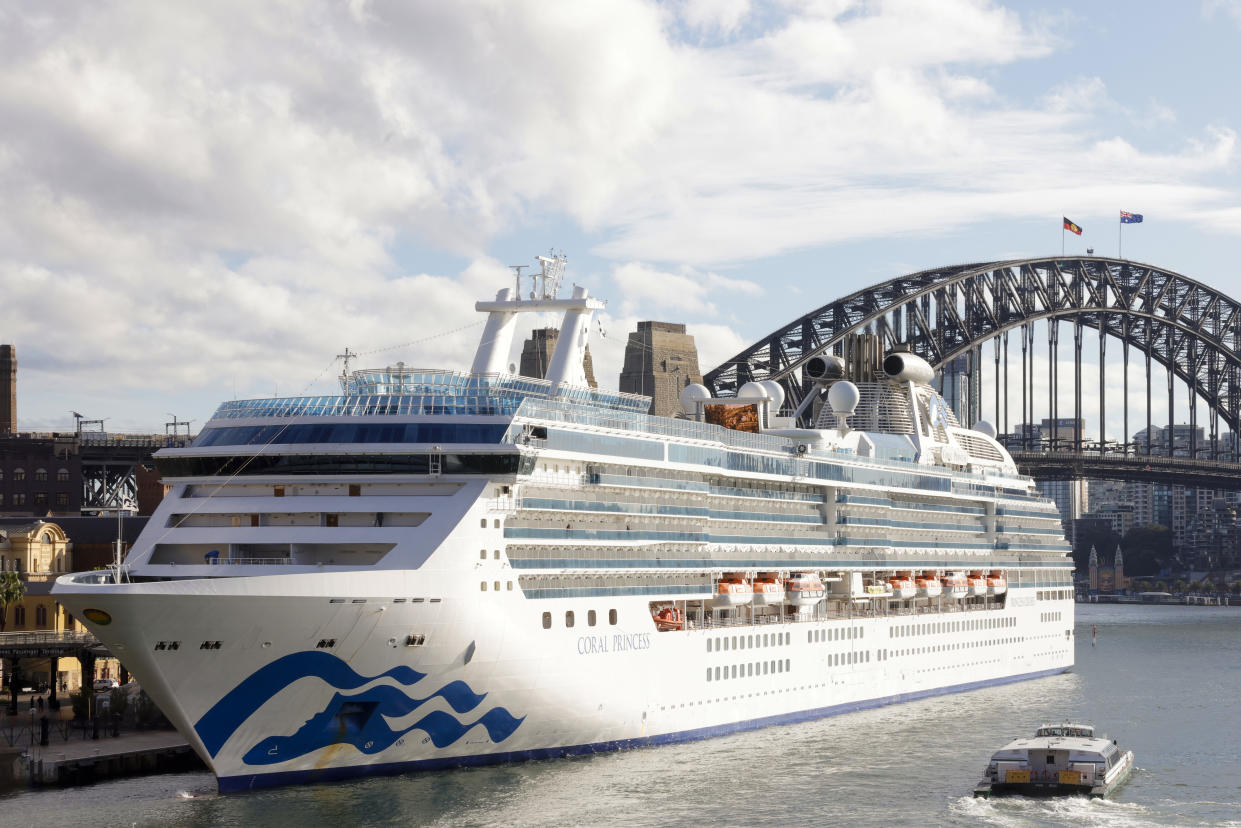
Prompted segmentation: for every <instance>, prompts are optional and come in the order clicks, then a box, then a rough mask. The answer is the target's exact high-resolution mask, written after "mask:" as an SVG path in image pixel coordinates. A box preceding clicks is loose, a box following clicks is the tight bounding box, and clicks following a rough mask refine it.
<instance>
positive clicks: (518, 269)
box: [509, 265, 530, 301]
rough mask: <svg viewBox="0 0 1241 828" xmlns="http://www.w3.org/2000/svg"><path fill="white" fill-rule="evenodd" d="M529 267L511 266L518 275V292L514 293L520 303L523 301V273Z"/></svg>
mask: <svg viewBox="0 0 1241 828" xmlns="http://www.w3.org/2000/svg"><path fill="white" fill-rule="evenodd" d="M529 266H530V265H509V267H510V268H512V270H513V272H514V273H515V274H517V279H516V288H517V290H516V291H515V292H514V293H513V295H514V296H516V297H517V300H518V301H521V272H522V271H523V270H524V269H526V268H527V267H529Z"/></svg>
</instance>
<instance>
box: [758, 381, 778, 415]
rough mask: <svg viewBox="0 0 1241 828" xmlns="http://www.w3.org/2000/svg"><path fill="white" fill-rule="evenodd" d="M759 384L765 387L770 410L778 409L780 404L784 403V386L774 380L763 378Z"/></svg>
mask: <svg viewBox="0 0 1241 828" xmlns="http://www.w3.org/2000/svg"><path fill="white" fill-rule="evenodd" d="M759 385H761V386H763V387H764V388H766V389H767V396H769V397H771V409H772V411H773V412H775V411H779V410H780V406H782V405H784V386H782V385H780V383H778V382H776V381H775V380H763V381H762V382H760V383H759Z"/></svg>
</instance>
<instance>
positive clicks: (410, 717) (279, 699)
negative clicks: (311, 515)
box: [64, 573, 1073, 791]
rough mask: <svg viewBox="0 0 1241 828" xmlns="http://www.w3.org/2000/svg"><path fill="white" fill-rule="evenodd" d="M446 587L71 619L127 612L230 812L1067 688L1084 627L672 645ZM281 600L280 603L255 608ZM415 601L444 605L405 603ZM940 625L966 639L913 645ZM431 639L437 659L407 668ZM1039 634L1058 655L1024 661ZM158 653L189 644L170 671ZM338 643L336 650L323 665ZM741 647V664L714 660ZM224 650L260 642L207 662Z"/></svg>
mask: <svg viewBox="0 0 1241 828" xmlns="http://www.w3.org/2000/svg"><path fill="white" fill-rule="evenodd" d="M426 575H427V574H426V573H424V574H420V575H414V574H412V573H411V574H408V575H405V576H398V577H395V578H394V577H393V575H392V574H391V573H387V574H385V575H384V576H383V577H376V576H375V575H373V574H368V575H363V574H356V575H350V576H348V577H347V578H346V579H344V580H343V582H342V578H341V576H340V575H333V576H327V575H314V574H311V575H290V576H267V577H263V578H261V579H246V578H241V579H219V580H216V581H213V582H207V583H204V582H197V581H196V582H191V583H192V585H193V586H192V588H191V589H187V587H190V585H191V584H187V583H176V582H171V583H169V584H167V585H161V587H162V588H161V589H159V590H158V592H159V593H160V594H159V596H158V597H157V596H154V595H152V592H153V591H155V590H154V589H153V588H152V587H145V588H143V589H141V591H139V590H138V589H136V587H137V585H132V586H131V585H125V584H122V585H121V586H119V587H116V586H112V585H100V586H99V587H98V590H99V592H98V593H97V594H96V595H94V596H92V597H91V598H90V599H86V598H85V597H83V596H80V595H78V596H73V597H70V596H68V595H66V596H65V598H64V601H65V604H66V606H67V607H68V608H69V609H70V611H71V612H74V613H75V614H78V613H80V612H81V611H82V610H84V609H86V608H87V607H88V606H90V605H99V604H105V605H106V606H107V607H108V608H109V610H108V611H109V613H110V614H111V615H112V617H113V618H114V619H115V620H114V621H113V622H112V623H111V624H109V625H108V626H107V627H101V628H98V632H99V633H100V635H101V636H102V637H103V639H104V641H105V642H107V643H108V644H109V646H110V647H111V648H113V650H114V652H116V653H117V655H119V656H120V657H121V658H122V659H123V660H124V662H125V664H126V666H127V667H128V668H129V669H130V670H131V671H132V672H133V673H134V674H135V675H136V676H139V677H140V679H141V681H142V685H143V687H144V689H145V690H146V691H147V692H148V693H149V694H150V695H151V696H152V698H153V699H154V700H155V701H156V703H157V704H158V705H159V706H160V708H161V709H162V710H163V711H164V712H165V713H166V714H167V715H168V717H169V719H170V720H171V721H172V722H173V723H174V724H175V725H176V726H177V727H178V729H179V730H181V732H182V733H184V734H186V735H187V737H189V738H190V740H191V742H192V744H193V746H194V748H195V750H196V751H197V752H198V753H199V755H200V756H202V758H203V759H204V761H205V762H206V763H207V764H208V766H209V767H210V768H211V769H212V771H213V772H214V773H215V774H216V775H217V776H218V777H219V784H220V789H221V790H222V791H235V790H242V789H247V788H252V787H261V786H267V785H276V784H288V783H292V782H299V781H315V780H328V779H339V778H348V777H354V776H361V775H368V774H374V773H392V772H400V771H404V770H410V769H417V768H435V767H446V766H454V765H469V764H480V763H488V762H498V761H509V760H513V759H523V758H544V757H555V756H566V755H571V754H575V753H587V752H594V751H600V750H612V749H617V748H627V747H637V746H642V745H653V744H662V743H668V742H676V741H682V740H692V739H701V738H706V737H709V736H714V735H719V734H723V733H729V732H734V731H738V730H745V729H750V728H754V727H760V726H765V725H770V724H779V723H782V722H794V721H801V720H806V719H811V718H816V717H820V716H827V715H832V714H835V713H842V712H847V711H851V710H857V709H861V708H865V707H871V706H877V705H882V704H887V703H891V702H894V701H898V700H908V699H911V698H917V697H919V696H927V695H935V694H940V693H945V692H956V691H961V690H969V689H974V688H977V687H982V686H986V685H990V684H997V683H1004V682H1008V681H1016V680H1020V679H1025V678H1034V677H1038V676H1043V675H1050V674H1053V673H1058V672H1062V671H1064V670H1066V669H1069V668H1070V667H1071V666H1072V661H1073V653H1072V647H1073V642H1072V640H1071V639H1069V638H1068V637H1066V636H1065V635H1064V634H1063V632H1062V629H1061V628H1062V627H1063V624H1056V625H1054V626H1055V629H1054V630H1052V629H1050V627H1051V626H1052V625H1048V624H1045V623H1044V624H1040V623H1039V620H1038V612H1039V610H1043V611H1046V610H1047V609H1048V608H1049V607H1056V608H1057V609H1058V610H1059V611H1060V612H1062V613H1066V614H1068V616H1069V617H1071V613H1072V609H1073V603H1072V601H1071V600H1060V601H1056V602H1052V603H1048V602H1046V601H1040V602H1037V606H1036V602H1035V600H1034V597H1033V591H1032V590H1021V591H1020V592H1023V593H1026V594H1021V595H1016V594H1015V595H1013V596H1011V597H1010V598H1009V606H1008V607H1006V608H1005V609H1002V610H965V609H955V610H954V611H952V612H943V613H929V614H919V615H913V616H910V615H893V616H888V617H877V618H875V617H864V618H861V617H860V618H853V619H849V618H839V619H823V620H813V621H806V620H797V621H790V622H788V623H775V624H760V625H739V626H726V627H715V628H710V629H694V630H686V631H683V632H681V631H677V632H668V633H659V632H655V631H654V630H653V628H652V626H651V623H650V616H649V613H648V610H647V602H646V601H645V600H642V599H628V600H626V599H615V600H612V601H610V602H609V603H610V604H612V605H614V606H615V607H616V608H617V610H618V624H617V625H615V626H610V625H606V624H605V625H602V626H596V627H594V628H590V627H581V628H577V627H575V628H574V629H565V628H563V626H559V627H558V628H555V629H552V630H544V629H542V625H541V623H540V620H539V619H540V616H541V613H542V612H544V611H551V612H552V613H554V614H563V613H564V612H566V611H569V610H572V609H576V610H577V612H578V614H579V616H581V617H584V616H585V612H583V603H582V602H581V601H572V600H563V601H548V602H537V605H534V606H531V604H533V603H534V602H530V601H527V600H525V599H523V598H522V597H521V596H520V594H516V593H515V594H511V595H510V594H504V595H501V596H495V597H494V598H492V597H491V596H487V597H486V598H484V596H483V595H481V594H480V595H478V596H469V595H460V594H457V595H454V594H453V591H452V590H451V589H450V587H449V582H448V581H447V579H443V578H433V577H427V576H426ZM437 581H438V584H437ZM260 582H261V586H262V589H263V593H262V594H256V593H255V592H252V591H251V590H252V589H253V588H255V587H257V586H259V585H260ZM280 587H283V588H284V590H285V592H284V593H283V594H281V593H280V592H278V591H277V589H278V588H280ZM1014 592H1017V591H1014ZM127 593H128V594H127ZM402 594H403V596H405V597H410V598H413V597H423V598H425V599H427V600H424V601H422V602H419V603H412V602H410V601H405V602H403V603H401V604H395V603H393V599H394V597H398V596H400V595H402ZM433 597H441V598H442V600H440V601H437V602H435V603H431V601H430V599H431V598H433ZM333 598H336V599H342V598H343V599H344V601H343V602H342V603H338V604H330V603H329V601H331V600H332V599H333ZM358 601H364V603H356V602H358ZM256 610H257V611H256ZM929 624H941V625H943V624H946V625H950V627H952V628H955V629H954V631H953V632H948V633H934V634H932V633H917V634H914V635H908V636H905V635H903V636H900V637H894V633H893V632H892V630H893V629H894V628H898V627H899V628H904V629H908V628H910V627H911V626H916V625H922V626H923V627H924V628H926V627H927V625H929ZM966 626H969V627H972V629H964V627H966ZM1044 628H1046V629H1044ZM411 630H420V631H425V632H424V633H422V634H426V635H427V640H428V641H429V642H434V643H431V644H428V645H427V646H424V647H406V646H405V639H406V636H407V635H409V633H410V631H411ZM1035 631H1038V632H1035ZM1023 633H1024V635H1023ZM1031 633H1033V634H1034V635H1035V636H1038V637H1040V638H1042V639H1044V642H1043V644H1042V646H1039V647H1035V648H1031V647H1030V646H1028V642H1027V643H1021V644H1018V643H1015V642H1016V641H1017V640H1018V639H1019V638H1029V637H1030V635H1031ZM206 636H211V638H206ZM764 637H766V639H767V641H768V644H767V645H766V646H764V645H763V644H762V641H763V638H764ZM153 638H158V640H160V641H168V642H172V641H177V642H179V643H180V644H179V647H178V648H177V649H176V650H167V649H165V650H154V649H153V648H152V646H151V644H150V642H151V640H152V639H153ZM333 638H334V639H335V646H334V647H333V648H332V649H330V650H324V649H317V648H316V644H317V643H318V642H319V641H320V640H324V639H329V640H330V639H333ZM726 639H727V640H728V642H729V645H730V647H729V649H728V650H726V651H721V650H719V649H718V646H712V648H711V652H708V651H707V642H708V641H712V642H713V643H714V642H721V641H724V640H726ZM755 639H757V642H758V643H754V640H755ZM215 640H220V641H226V642H240V643H239V644H238V645H235V646H229V647H227V648H225V649H220V650H211V649H201V646H202V643H203V642H204V641H215ZM777 641H779V642H781V643H776V642H777ZM734 642H738V643H734ZM784 642H787V643H784ZM929 642H934V643H933V644H930V643H929ZM936 647H938V648H941V650H943V651H941V652H923V651H924V650H932V649H934V648H936ZM467 654H468V656H469V660H468V662H467V661H466V657H467ZM756 669H757V672H756V673H755V670H756ZM734 671H739V672H738V675H737V677H736V678H733V677H732V674H733V672H734ZM718 672H722V673H723V674H726V675H727V676H728V678H719V679H716V678H715V676H716V675H717V673H718ZM743 673H744V677H742V674H743ZM708 675H710V676H711V679H710V680H708V678H707V676H708ZM341 701H348V703H349V704H350V705H351V706H352V709H353V713H352V714H351V713H349V712H348V711H344V712H342V711H341V707H340V702H341ZM368 706H369V707H368ZM308 713H309V714H313V715H308ZM316 717H318V719H317V720H316ZM342 732H343V735H344V739H343V741H342V740H341V737H342Z"/></svg>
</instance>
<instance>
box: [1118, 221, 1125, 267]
mask: <svg viewBox="0 0 1241 828" xmlns="http://www.w3.org/2000/svg"><path fill="white" fill-rule="evenodd" d="M1124 229H1125V222H1124V219H1123V218H1122V217H1120V216H1117V219H1116V258H1118V259H1123V258H1125V243H1124Z"/></svg>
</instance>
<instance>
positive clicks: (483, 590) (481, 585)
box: [478, 581, 487, 592]
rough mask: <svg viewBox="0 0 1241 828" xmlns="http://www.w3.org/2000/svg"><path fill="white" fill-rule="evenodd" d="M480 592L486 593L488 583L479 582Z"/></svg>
mask: <svg viewBox="0 0 1241 828" xmlns="http://www.w3.org/2000/svg"><path fill="white" fill-rule="evenodd" d="M478 591H479V592H486V591H487V582H486V581H479V582H478Z"/></svg>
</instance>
